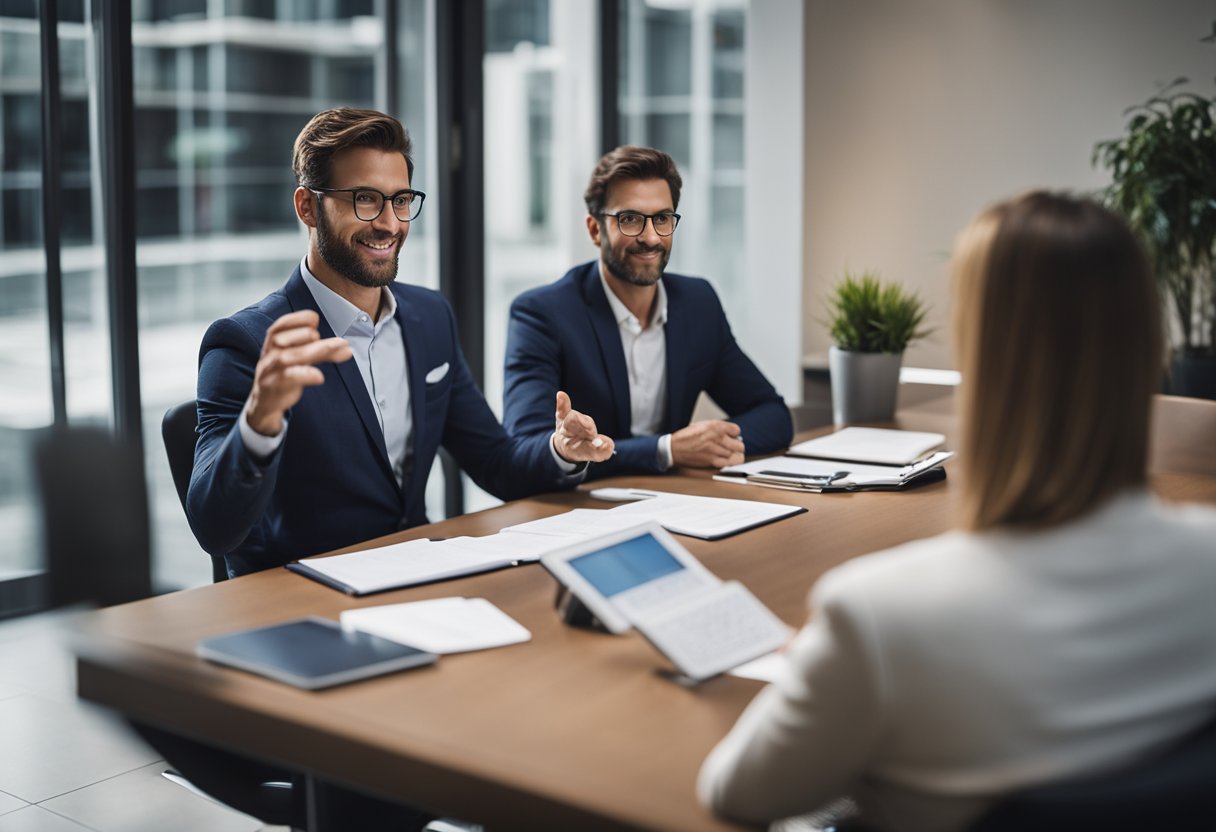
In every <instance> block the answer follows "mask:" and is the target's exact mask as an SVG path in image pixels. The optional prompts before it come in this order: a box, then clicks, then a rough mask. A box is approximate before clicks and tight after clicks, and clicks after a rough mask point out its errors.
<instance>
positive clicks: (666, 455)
mask: <svg viewBox="0 0 1216 832" xmlns="http://www.w3.org/2000/svg"><path fill="white" fill-rule="evenodd" d="M658 453H659V468H660V469H662V470H664V471H666V470H668V469H669V468H671V466H672V464H673V463H672V459H671V434H670V433H665V434H663V435H662V436H660V437H659V452H658Z"/></svg>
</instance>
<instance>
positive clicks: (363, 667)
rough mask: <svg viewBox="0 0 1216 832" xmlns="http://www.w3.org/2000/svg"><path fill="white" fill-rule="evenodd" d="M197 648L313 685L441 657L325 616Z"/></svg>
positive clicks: (266, 673)
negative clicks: (344, 627)
mask: <svg viewBox="0 0 1216 832" xmlns="http://www.w3.org/2000/svg"><path fill="white" fill-rule="evenodd" d="M196 652H197V653H198V655H200V656H201V657H203V658H205V659H208V660H210V661H213V662H218V663H220V664H226V665H230V666H232V667H237V668H240V669H241V670H247V671H250V672H252V673H259V674H261V675H263V676H269V677H270V678H272V679H278V680H279V681H281V682H287V683H288V684H291V685H296V686H297V687H302V688H310V689H315V688H322V687H329V686H330V685H337V684H342V683H344V682H351V681H354V680H356V679H363V678H367V677H369V676H377V675H379V674H381V673H388V672H390V671H393V670H404V669H405V668H408V667H416V666H418V665H423V664H430V663H431V662H434V661H435V658H436V657H435V656H434V655H433V654H431V653H427V652H425V651H422V650H418V649H417V648H414V647H407V646H406V645H404V644H398V643H396V642H393V641H389V640H388V639H385V638H380V637H379V636H373V635H370V634H368V633H362V632H358V631H346V630H343V629H342V627H341V626H339V625H338V623H337V622H334V621H329V620H326V619H321V618H302V619H298V620H295V621H288V622H286V623H284V624H275V625H273V626H270V627H260V628H257V629H253V630H242V631H240V632H236V633H228V634H227V635H222V636H216V637H214V638H209V639H205V640H204V641H201V642H199V644H198V646H197V648H196Z"/></svg>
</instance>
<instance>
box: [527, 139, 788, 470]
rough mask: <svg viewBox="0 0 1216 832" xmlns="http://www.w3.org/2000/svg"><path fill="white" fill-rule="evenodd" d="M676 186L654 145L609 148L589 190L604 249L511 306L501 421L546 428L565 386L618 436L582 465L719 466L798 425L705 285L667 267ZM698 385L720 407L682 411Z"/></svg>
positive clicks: (780, 442) (778, 444)
mask: <svg viewBox="0 0 1216 832" xmlns="http://www.w3.org/2000/svg"><path fill="white" fill-rule="evenodd" d="M681 185H682V180H681V178H680V174H679V171H678V170H677V169H676V166H675V162H674V161H673V160H672V158H671V157H670V156H669V155H667V154H666V153H664V152H663V151H661V150H655V149H653V148H646V147H633V146H623V147H618V148H616V149H615V150H613V151H611V152H609V153H607V154H606V155H605V156H604V157H603V158H602V159H600V161H599V163H598V164H597V165H596V168H595V171H594V173H593V174H592V176H591V183H590V185H588V187H587V191H586V193H585V194H584V199H585V201H586V203H587V231H588V233H589V235H590V237H591V242H592V243H594V244H595V245H596V246H597V247H598V248H599V250H600V252H599V254H600V256H599V259H598V260H593V261H591V262H589V263H584V264H583V265H581V266H576V267H575V268H573V269H571V270H570V271H569V272H567V273H566V275H565V276H564V277H563V278H562V279H561V280H558V281H557V282H556V283H552V284H550V285H548V286H542V287H540V288H538V289H532V290H530V291H528V292H525V293H523V294H522V295H520V296H519V297H518V298H516V300H515V302H514V303H513V304H512V305H511V315H510V323H509V326H508V330H507V354H506V362H505V369H506V375H505V382H504V394H503V416H504V419H503V421H504V424H505V425H506V428H507V431H508V432H509V433H510V434H511V435H512V436H515V437H519V438H526V437H536V436H540V435H543V434H544V433H545V431H546V429H547V427H546V426H547V425H548V423H549V418H550V417H549V413H548V411H549V407H550V402H551V401H552V400H553V395H554V393H555V392H556V391H558V390H566V391H569V393H570V395H571V396H573V397H574V399H575V400H576V401H577V402H578V403H579V407H581V408H583V409H584V410H585V412H586V413H587V414H588V415H590V416H591V417H592V418H593V419H595V422H596V425H597V426H598V429H599V430H601V431H603V432H604V433H606V434H608V435H609V436H612V437H614V438H615V439H616V451H617V453H616V456H615V457H613V458H612V459H610V460H608V461H607V462H605V463H603V464H602V465H597V466H595V470H594V471H592V472H590V473H589V475H588V476H589V477H604V476H612V475H616V474H625V473H645V474H654V473H659V472H662V471H666V470H667V469H669V468H671V467H672V466H673V465H681V466H693V467H710V468H721V467H724V466H726V465H733V464H736V463H739V462H742V461H743V455H744V453H745V452H746V453H751V454H763V453H772V452H774V451H777V450H779V449H781V448H784V447H786V446H787V445H789V442H790V439H791V437H792V436H793V424H792V422H791V420H790V414H789V410H788V409H787V408H786V406H785V402H784V400H782V398H781V396H780V395H779V394H778V393H777V391H776V390H775V389H774V388H773V385H772V384H770V383H769V381H768V379H766V378H765V377H764V375H763V373H761V372H760V370H759V369H758V368H757V367H756V365H755V364H753V363H752V361H751V359H749V358H748V357H747V356H746V355H745V354H744V353H743V350H741V349H740V348H739V345H738V344H737V343H736V342H735V338H734V335H732V334H731V330H730V324H728V323H727V321H726V314H725V313H724V312H723V311H722V304H721V303H720V302H719V300H718V296H717V294H716V293H715V292H714V290H713V287H712V286H710V285H709V283H708V282H706V281H705V280H703V279H701V278H695V277H683V276H681V275H677V274H665V273H664V269H665V268H666V266H667V261H668V258H669V257H670V255H671V245H672V240H673V235H674V234H675V230H676V226H677V225H678V224H679V220H680V215H679V214H677V213H676V208H677V207H678V205H679V201H680V187H681ZM702 391H705V392H706V393H708V394H709V396H710V397H711V398H712V399H713V400H714V402H716V403H717V405H718V406H719V407H721V408H722V409H723V410H724V411H726V415H727V419H725V420H719V419H713V420H706V421H699V422H693V423H691V424H690V423H689V420H690V419H691V418H692V411H693V407H694V405H695V404H696V401H697V397H698V396H699V395H700V393H701V392H702Z"/></svg>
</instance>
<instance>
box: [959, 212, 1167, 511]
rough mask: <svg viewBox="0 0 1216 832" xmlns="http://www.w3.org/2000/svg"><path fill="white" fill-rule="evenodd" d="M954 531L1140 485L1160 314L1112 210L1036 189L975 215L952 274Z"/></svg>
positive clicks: (1072, 505)
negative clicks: (958, 482)
mask: <svg viewBox="0 0 1216 832" xmlns="http://www.w3.org/2000/svg"><path fill="white" fill-rule="evenodd" d="M953 272H954V274H953V279H954V284H955V285H954V339H955V349H956V351H957V355H958V359H959V365H960V366H959V369H960V370H961V371H962V383H961V386H960V389H959V416H960V421H961V429H962V435H961V442H960V445H959V461H958V462H959V466H960V474H961V475H962V479H963V482H962V485H963V489H962V504H961V506H960V508H961V512H960V515H961V516H960V520H961V525H962V527H963V528H966V529H972V530H978V529H987V528H991V527H993V526H1013V527H1022V528H1039V527H1045V526H1051V525H1055V524H1059V523H1064V522H1066V521H1068V520H1072V519H1073V518H1076V517H1079V516H1081V515H1083V514H1085V513H1086V512H1088V511H1090V510H1092V509H1094V508H1096V507H1097V506H1098V505H1099V504H1101V503H1102V502H1103V501H1105V500H1106V499H1108V498H1109V497H1111V496H1113V495H1114V494H1115V493H1116V492H1118V491H1119V490H1121V489H1123V488H1126V487H1128V486H1131V485H1138V484H1143V483H1144V482H1145V467H1146V465H1147V456H1148V434H1149V418H1150V409H1151V405H1152V401H1151V399H1152V394H1153V392H1154V391H1155V390H1156V389H1157V388H1158V386H1159V384H1160V379H1161V361H1162V357H1161V354H1162V334H1161V318H1160V312H1159V308H1158V304H1157V293H1156V291H1155V289H1154V285H1153V278H1152V273H1151V270H1150V268H1149V265H1148V260H1147V259H1146V257H1145V255H1144V252H1143V251H1142V250H1141V248H1140V245H1139V244H1138V242H1137V240H1136V238H1135V236H1134V235H1133V234H1132V232H1131V231H1130V230H1129V229H1128V227H1127V225H1126V224H1125V223H1124V222H1123V221H1122V220H1121V219H1120V218H1119V217H1117V216H1115V215H1114V214H1112V213H1111V212H1110V211H1108V210H1106V209H1105V208H1102V207H1101V206H1099V205H1097V204H1095V203H1093V202H1091V201H1089V200H1086V199H1080V198H1076V197H1072V196H1068V195H1064V194H1056V193H1048V192H1044V191H1036V192H1032V193H1028V194H1026V195H1024V196H1020V197H1017V198H1015V199H1012V200H1009V201H1007V202H1004V203H1001V204H999V205H996V206H994V207H992V208H989V209H988V210H987V211H984V212H983V213H982V214H980V215H979V217H977V218H976V219H975V220H974V221H973V222H972V223H971V225H970V226H968V227H967V228H966V229H965V230H964V231H963V232H962V234H961V235H960V236H959V240H958V244H957V246H956V249H955V258H954V265H953Z"/></svg>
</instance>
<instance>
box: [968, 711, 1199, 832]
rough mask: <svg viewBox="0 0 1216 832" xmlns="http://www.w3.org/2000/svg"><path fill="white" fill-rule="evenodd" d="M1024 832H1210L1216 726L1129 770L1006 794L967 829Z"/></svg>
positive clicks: (991, 831)
mask: <svg viewBox="0 0 1216 832" xmlns="http://www.w3.org/2000/svg"><path fill="white" fill-rule="evenodd" d="M1023 829H1034V830H1036V832H1064V830H1069V831H1070V832H1071V830H1077V829H1101V830H1102V832H1144V830H1146V829H1168V830H1171V832H1179V830H1196V832H1199V830H1209V829H1216V722H1213V723H1210V724H1209V725H1208V726H1207V727H1205V728H1204V729H1202V730H1201V731H1199V732H1198V733H1196V734H1193V735H1191V736H1190V737H1188V738H1186V739H1185V740H1183V741H1182V742H1181V743H1179V744H1178V745H1175V746H1173V747H1172V748H1170V749H1168V750H1167V751H1165V752H1164V753H1162V754H1159V755H1156V756H1154V757H1152V758H1150V759H1149V760H1147V761H1144V762H1141V763H1138V764H1137V765H1135V766H1132V767H1130V768H1126V769H1122V770H1119V771H1116V772H1113V773H1108V774H1104V775H1102V776H1099V777H1090V778H1085V779H1083V780H1074V781H1071V782H1066V783H1059V784H1056V785H1049V786H1040V787H1038V788H1034V789H1027V790H1026V791H1023V792H1019V793H1017V794H1013V795H1010V796H1009V797H1007V798H1005V799H1004V800H1002V801H1000V803H998V804H997V805H996V806H995V807H993V809H992V810H991V811H990V812H989V813H988V814H987V815H985V816H984V817H982V818H980V819H979V820H978V821H977V822H976V823H975V824H974V825H973V826H972V827H971V829H970V832H1015V830H1023Z"/></svg>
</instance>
